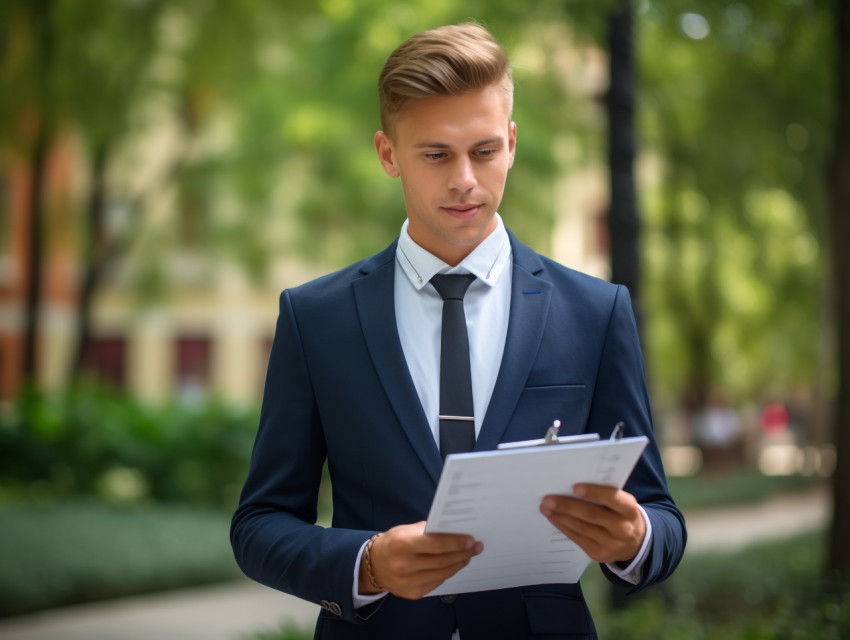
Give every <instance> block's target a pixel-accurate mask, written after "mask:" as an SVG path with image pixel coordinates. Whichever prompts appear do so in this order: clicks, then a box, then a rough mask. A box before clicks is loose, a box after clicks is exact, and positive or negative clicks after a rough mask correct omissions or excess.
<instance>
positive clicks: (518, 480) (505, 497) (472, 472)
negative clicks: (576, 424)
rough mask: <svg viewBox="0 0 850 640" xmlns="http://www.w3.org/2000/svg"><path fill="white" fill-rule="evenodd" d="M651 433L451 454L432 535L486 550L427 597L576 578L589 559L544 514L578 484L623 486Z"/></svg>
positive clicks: (433, 517)
mask: <svg viewBox="0 0 850 640" xmlns="http://www.w3.org/2000/svg"><path fill="white" fill-rule="evenodd" d="M647 442H648V439H647V438H646V437H645V436H641V437H637V438H622V439H621V440H600V441H597V442H588V443H580V444H564V445H551V446H545V447H529V448H527V449H512V450H503V451H482V452H476V453H462V454H454V455H450V456H448V458H446V462H445V464H444V465H443V473H442V475H441V476H440V484H439V486H438V487H437V493H436V494H435V496H434V502H433V503H432V504H431V511H430V513H429V515H428V522H427V524H426V526H425V531H426V532H427V533H462V534H467V535H471V536H473V537H474V538H475V539H476V540H480V541H481V542H482V543H484V551H483V552H482V553H481V554H480V555H478V556H475V557H474V558H472V560H471V561H470V563H469V564H468V565H467V566H466V567H464V568H463V569H461V570H460V571H459V572H458V573H456V574H455V575H454V576H452V577H451V578H449V579H448V580H446V581H445V582H444V583H443V584H442V585H440V586H439V587H437V588H436V589H434V590H433V591H432V592H431V593H429V594H428V595H441V594H454V593H466V592H469V591H488V590H490V589H504V588H508V587H519V586H524V585H530V584H552V583H571V582H577V581H578V579H579V578H580V577H581V574H582V572H583V571H584V570H585V568H586V567H587V565H588V564H589V563H590V558H589V557H588V556H587V555H586V554H585V553H584V552H583V551H582V550H581V548H580V547H579V546H578V545H576V544H575V543H574V542H572V541H571V540H570V539H569V538H567V537H566V536H565V535H564V534H563V533H561V532H560V531H558V530H557V529H556V528H555V527H554V526H552V524H551V523H550V522H549V521H548V520H547V519H546V518H545V517H544V516H543V514H541V513H540V503H541V502H542V501H543V497H544V496H546V495H549V494H555V495H572V491H573V485H575V484H577V483H590V484H601V485H608V486H616V487H618V488H622V487H623V485H624V484H625V483H626V480H627V479H628V477H629V474H631V472H632V469H634V466H635V464H636V463H637V461H638V459H639V458H640V455H641V453H642V452H643V450H644V448H645V447H646V445H647Z"/></svg>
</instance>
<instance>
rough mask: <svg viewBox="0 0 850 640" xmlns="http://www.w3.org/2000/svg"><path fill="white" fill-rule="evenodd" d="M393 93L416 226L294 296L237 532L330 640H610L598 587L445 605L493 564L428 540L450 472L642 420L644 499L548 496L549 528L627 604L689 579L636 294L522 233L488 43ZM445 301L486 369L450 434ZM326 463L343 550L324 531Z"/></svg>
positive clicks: (244, 549)
mask: <svg viewBox="0 0 850 640" xmlns="http://www.w3.org/2000/svg"><path fill="white" fill-rule="evenodd" d="M379 91H380V99H381V121H382V127H383V131H379V132H378V133H377V134H376V135H375V146H376V149H377V152H378V158H379V160H380V162H381V164H382V166H383V167H384V170H385V171H386V172H387V173H388V174H389V175H390V176H392V177H398V178H400V180H401V185H402V190H403V193H404V199H405V205H406V209H407V220H406V221H405V223H404V224H403V225H402V229H401V233H400V236H399V238H398V239H397V240H396V241H395V242H393V243H392V244H391V245H390V246H389V247H388V248H387V249H386V250H384V251H382V252H381V253H379V254H377V255H375V256H372V257H371V258H367V259H365V260H363V261H361V262H359V263H357V264H355V265H352V266H350V267H348V268H346V269H344V270H342V271H340V272H337V273H334V274H331V275H329V276H326V277H324V278H320V279H319V280H316V281H314V282H311V283H307V284H305V285H302V286H300V287H297V288H295V289H291V290H287V291H284V293H283V294H282V296H281V303H280V316H279V319H278V326H277V332H276V335H275V341H274V346H273V348H272V354H271V359H270V363H269V371H268V378H267V381H266V389H265V397H264V401H263V411H262V416H261V420H260V429H259V432H258V435H257V441H256V444H255V448H254V454H253V456H252V460H251V468H250V471H249V475H248V479H247V481H246V483H245V487H244V489H243V493H242V499H241V502H240V505H239V508H238V510H237V512H236V514H235V516H234V519H233V526H232V531H231V539H232V543H233V547H234V551H235V554H236V558H237V561H238V563H239V565H240V567H241V568H242V569H243V571H244V572H245V573H246V574H247V575H249V576H250V577H252V578H254V579H255V580H258V581H259V582H262V583H263V584H266V585H269V586H271V587H274V588H276V589H280V590H281V591H285V592H287V593H291V594H294V595H297V596H298V597H301V598H304V599H306V600H309V601H312V602H316V603H318V604H320V605H321V606H322V609H323V611H322V612H321V614H320V616H319V620H318V624H317V628H316V637H317V638H405V639H414V638H423V639H428V640H440V639H442V640H449V638H452V637H455V638H457V637H460V638H462V640H473V639H475V638H533V637H538V636H541V635H542V636H546V635H548V636H558V637H566V636H569V637H570V638H594V637H596V634H595V630H594V627H593V622H592V620H591V618H590V615H589V612H588V610H587V607H586V605H585V603H584V599H583V596H582V594H581V589H580V587H579V586H578V585H577V584H560V585H538V586H530V587H521V588H515V589H502V590H497V591H488V592H481V593H468V594H459V595H457V596H442V597H439V598H436V597H423V596H425V595H426V594H427V593H429V592H430V591H431V590H433V589H434V588H435V587H436V586H438V585H439V584H441V583H442V582H443V581H444V580H445V579H446V578H448V577H450V576H452V575H454V574H455V573H456V572H457V571H459V570H460V569H462V568H463V567H464V566H466V564H467V563H468V562H469V561H470V559H471V558H472V557H473V556H474V555H476V554H478V553H480V552H481V550H482V545H481V543H480V542H479V541H476V540H473V539H471V538H470V537H468V536H461V535H434V534H425V533H424V520H425V518H426V516H427V514H428V509H429V507H430V504H431V500H432V498H433V495H434V491H435V489H436V486H437V481H438V480H439V476H440V470H441V467H442V457H444V456H445V455H446V454H447V451H449V452H450V451H458V450H464V449H466V450H468V449H470V448H472V447H474V449H475V450H488V449H494V448H495V447H496V445H497V444H498V443H499V442H510V441H517V440H527V439H533V438H539V437H540V436H541V434H542V431H543V430H545V427H546V426H548V425H549V424H551V423H552V421H553V420H554V419H559V420H561V422H562V428H561V433H562V434H567V433H580V432H585V431H586V432H598V433H600V434H601V435H602V437H606V436H607V435H608V434H610V433H611V430H612V428H613V426H614V424H615V423H617V422H618V421H621V420H622V421H624V422H626V424H627V425H628V427H629V430H630V435H646V436H648V437H649V439H650V445H649V447H648V448H647V449H646V451H645V453H644V454H643V456H642V457H641V460H640V461H639V463H638V465H637V467H636V469H635V470H634V472H633V474H632V476H631V478H630V479H629V482H628V483H627V484H626V487H625V489H624V490H617V489H613V488H610V487H601V486H593V485H579V486H577V487H575V488H574V492H575V494H576V495H577V496H581V497H583V498H585V500H577V499H575V498H568V497H563V496H546V497H545V498H544V499H543V501H542V502H541V504H540V505H539V509H540V517H541V518H542V517H545V518H548V519H549V521H550V522H551V523H552V524H553V525H554V526H555V527H556V528H557V529H558V530H560V531H561V532H562V533H563V534H564V535H566V536H568V537H569V538H570V539H572V540H573V541H575V542H576V543H577V544H578V545H579V546H580V547H581V548H582V549H584V550H585V552H586V553H587V554H588V555H589V556H590V557H591V558H593V559H594V560H596V561H598V562H600V563H602V570H603V571H604V572H605V574H606V575H607V576H608V577H609V578H610V579H611V580H612V581H613V582H615V583H618V584H622V585H631V586H632V587H633V588H634V589H641V588H644V587H646V586H647V585H649V584H653V583H655V582H659V581H661V580H663V579H665V578H666V577H667V576H668V575H669V574H670V573H671V572H672V571H673V569H674V568H675V567H676V565H677V564H678V562H679V559H680V558H681V556H682V553H683V551H684V543H685V527H684V521H683V519H682V516H681V514H680V513H679V511H678V510H677V508H676V506H675V505H674V503H673V501H672V499H671V498H670V495H669V493H668V491H667V487H666V482H665V478H664V471H663V468H662V465H661V459H660V456H659V453H658V448H657V446H656V444H655V440H654V438H653V435H652V424H651V417H650V411H649V402H648V399H647V394H646V384H645V380H644V370H643V361H642V357H641V353H640V347H639V344H638V339H637V333H636V331H635V326H634V318H633V316H632V312H631V305H630V301H629V296H628V292H627V291H626V289H625V288H623V287H618V286H615V285H611V284H609V283H605V282H603V281H600V280H596V279H594V278H590V277H589V276H584V275H582V274H579V273H577V272H574V271H571V270H569V269H566V268H564V267H562V266H560V265H558V264H556V263H553V262H551V261H550V260H547V259H546V258H543V257H542V256H539V255H537V254H535V253H534V252H532V251H531V250H530V249H528V248H527V247H525V246H523V245H522V244H520V243H519V242H518V241H517V240H516V239H515V238H514V237H513V236H512V235H511V234H510V233H509V232H508V231H507V230H506V229H505V227H504V225H503V223H502V220H501V218H500V216H499V214H498V213H497V212H496V211H497V208H498V206H499V203H500V201H501V198H502V193H503V191H504V187H505V182H506V179H507V174H508V170H509V169H510V167H511V165H512V164H513V161H514V154H515V150H516V140H517V131H516V125H515V124H514V123H513V122H511V109H512V98H513V85H512V81H511V75H510V67H509V64H508V60H507V57H506V56H505V53H504V51H503V50H502V48H501V47H500V46H499V45H498V44H497V43H496V42H495V41H494V40H493V38H492V36H491V35H490V34H489V33H488V32H487V31H486V30H485V29H483V28H482V27H480V26H478V25H475V24H463V25H458V26H449V27H442V28H439V29H435V30H433V31H427V32H424V33H421V34H418V35H416V36H414V37H413V38H411V39H410V40H408V41H406V42H405V43H403V44H402V45H401V46H400V47H399V48H398V49H396V51H395V52H394V53H393V54H392V55H391V56H390V58H389V59H388V60H387V63H386V65H385V67H384V69H383V71H382V73H381V76H380V80H379ZM446 274H448V275H457V274H472V275H471V276H466V277H463V276H461V278H460V279H462V280H465V282H466V284H465V285H464V286H463V288H464V289H466V291H465V293H464V292H461V293H460V294H446V293H445V291H444V290H443V286H444V285H443V284H442V282H443V281H444V280H445V278H441V277H440V276H442V275H446ZM435 276H436V277H435ZM432 277H433V280H432ZM457 280H458V278H457V277H456V278H455V279H454V281H455V282H456V281H457ZM438 286H439V288H440V291H441V292H442V294H441V293H438ZM467 286H468V289H467V288H466V287H467ZM443 295H446V297H447V298H452V297H454V298H455V300H462V303H460V307H461V309H462V311H461V312H460V317H461V318H462V320H461V321H460V322H461V325H463V324H464V323H465V325H466V329H467V337H466V338H464V339H463V344H464V346H463V350H464V351H463V356H462V358H461V359H462V360H463V361H464V364H463V365H462V366H454V365H453V366H452V367H447V368H449V369H452V372H453V373H452V374H450V375H455V374H457V371H454V369H465V368H466V364H465V360H466V359H467V356H466V348H467V347H466V345H467V344H468V354H469V355H468V360H469V367H468V369H469V373H468V374H466V373H465V374H464V375H465V376H466V383H463V384H461V385H460V386H464V385H467V384H468V386H469V387H470V389H471V398H468V402H469V406H468V409H466V410H465V411H464V412H462V413H463V414H464V415H445V414H447V411H446V410H445V403H446V402H447V401H446V400H445V397H443V394H441V384H440V383H441V377H442V376H443V375H444V374H445V371H442V370H441V358H444V357H446V353H442V352H441V351H446V352H448V351H449V349H445V350H443V349H441V332H442V333H443V334H444V335H443V338H442V339H445V333H446V332H447V331H448V329H447V328H445V327H443V324H444V323H445V324H446V325H448V323H449V322H450V321H449V320H445V321H444V316H443V313H444V311H443V306H444V301H443V297H442V296H443ZM445 304H446V305H448V304H449V303H448V302H446V303H445ZM454 308H455V309H456V308H457V307H454ZM455 318H456V316H455ZM451 322H454V320H452V321H451ZM453 330H454V329H453ZM444 380H445V379H444ZM446 387H448V385H447V384H443V391H444V390H445V388H446ZM467 395H468V394H467ZM449 413H456V412H449ZM470 414H471V415H470ZM464 430H465V431H464ZM456 434H462V435H461V440H462V441H463V442H465V443H466V444H463V443H461V444H460V445H458V444H457V442H458V441H457V440H456V437H457V436H456ZM458 446H460V448H456V447H458ZM441 456H442V457H441ZM326 459H327V461H328V466H329V471H330V475H331V480H332V487H333V505H334V512H333V524H332V526H331V527H330V528H322V527H318V526H316V525H315V521H316V501H317V493H318V488H319V483H320V480H321V475H322V467H323V464H324V462H325V460H326Z"/></svg>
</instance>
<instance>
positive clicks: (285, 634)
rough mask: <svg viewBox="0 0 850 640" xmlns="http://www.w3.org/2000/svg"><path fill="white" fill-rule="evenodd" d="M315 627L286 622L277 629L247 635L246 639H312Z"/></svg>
mask: <svg viewBox="0 0 850 640" xmlns="http://www.w3.org/2000/svg"><path fill="white" fill-rule="evenodd" d="M314 635H315V634H314V633H313V628H312V627H310V628H303V629H302V628H299V627H297V626H295V625H294V624H292V623H291V622H284V623H283V624H282V625H281V626H280V629H278V630H276V631H263V632H261V633H258V634H251V635H248V636H245V640H312V638H313V636H314Z"/></svg>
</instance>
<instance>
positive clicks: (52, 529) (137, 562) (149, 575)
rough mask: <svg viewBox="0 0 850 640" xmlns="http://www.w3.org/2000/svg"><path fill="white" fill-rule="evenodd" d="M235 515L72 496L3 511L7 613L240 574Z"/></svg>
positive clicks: (1, 565) (1, 563)
mask: <svg viewBox="0 0 850 640" xmlns="http://www.w3.org/2000/svg"><path fill="white" fill-rule="evenodd" d="M229 525H230V514H229V513H227V512H224V511H222V510H218V509H215V510H213V509H204V508H200V507H187V506H185V505H183V506H173V505H172V506H166V505H156V506H151V505H148V506H138V505H137V506H118V505H107V504H103V503H96V502H84V501H70V502H57V503H45V504H39V505H22V504H19V505H15V506H7V507H5V508H2V509H0V616H4V615H17V614H21V613H25V612H29V611H35V610H39V609H44V608H50V607H56V606H60V605H66V604H74V603H80V602H87V601H92V600H99V599H103V598H114V597H118V596H127V595H133V594H138V593H143V592H146V591H157V590H163V589H170V588H177V587H186V586H191V585H198V584H204V583H209V582H215V581H221V580H228V579H233V578H235V577H236V576H237V575H238V569H237V567H236V563H235V561H234V560H233V554H232V552H231V550H230V544H229V537H228V530H229Z"/></svg>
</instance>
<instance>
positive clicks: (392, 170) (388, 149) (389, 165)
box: [375, 131, 399, 178]
mask: <svg viewBox="0 0 850 640" xmlns="http://www.w3.org/2000/svg"><path fill="white" fill-rule="evenodd" d="M375 151H377V152H378V160H380V161H381V166H382V167H384V171H386V172H387V175H388V176H390V177H391V178H398V176H399V172H398V168H397V167H396V162H395V150H394V149H393V143H392V141H391V140H390V137H389V136H388V135H387V134H386V133H384V132H383V131H378V132H377V133H375Z"/></svg>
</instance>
